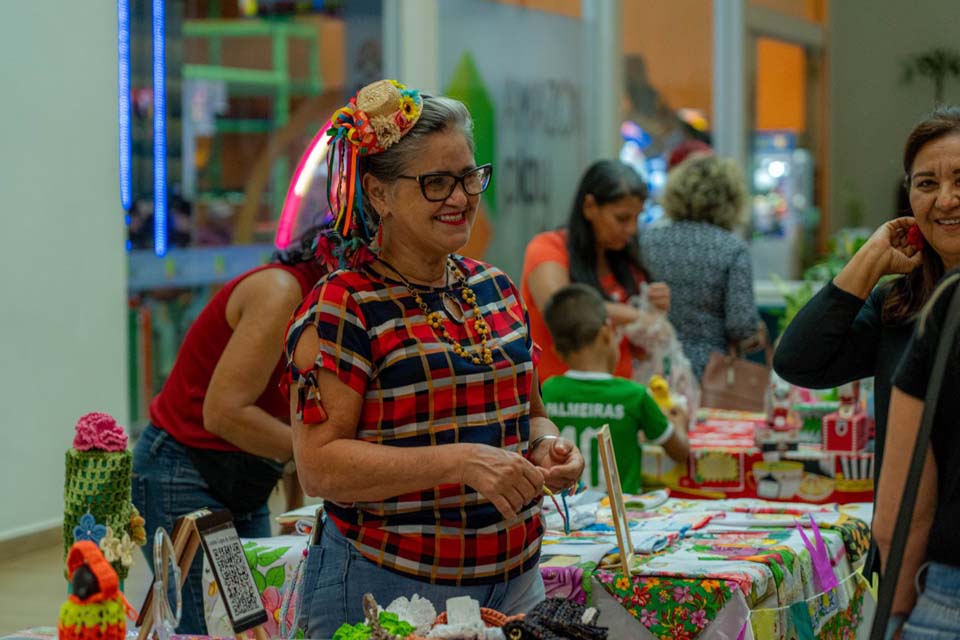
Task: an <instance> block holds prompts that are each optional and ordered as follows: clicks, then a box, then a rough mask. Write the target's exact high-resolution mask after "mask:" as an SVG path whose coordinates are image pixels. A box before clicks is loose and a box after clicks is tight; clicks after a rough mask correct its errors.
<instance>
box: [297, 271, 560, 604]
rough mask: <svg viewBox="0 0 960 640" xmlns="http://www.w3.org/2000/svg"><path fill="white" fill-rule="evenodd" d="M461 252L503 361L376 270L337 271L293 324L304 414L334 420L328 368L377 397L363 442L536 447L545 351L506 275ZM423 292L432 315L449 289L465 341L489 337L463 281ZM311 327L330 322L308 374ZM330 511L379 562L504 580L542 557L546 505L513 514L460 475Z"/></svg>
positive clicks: (428, 575) (408, 570) (434, 574)
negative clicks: (430, 319) (440, 326)
mask: <svg viewBox="0 0 960 640" xmlns="http://www.w3.org/2000/svg"><path fill="white" fill-rule="evenodd" d="M455 259H456V262H457V265H458V266H459V268H460V269H461V270H462V271H463V273H464V274H465V275H466V278H467V285H468V286H469V287H470V288H471V289H472V290H473V291H474V293H476V295H477V302H478V304H479V305H480V308H481V310H482V314H483V317H484V319H485V320H486V321H487V324H488V325H489V326H490V330H491V336H490V340H489V342H488V344H489V347H490V349H491V350H492V352H493V358H494V363H493V365H485V364H480V365H475V364H472V363H470V362H467V361H466V360H464V359H463V358H461V357H460V356H458V355H456V354H455V353H454V351H453V348H452V347H451V345H450V344H448V343H447V342H446V341H445V340H444V339H443V338H442V337H440V335H438V334H437V333H436V332H435V331H434V330H433V329H432V328H431V327H430V326H429V325H428V324H427V321H426V318H425V317H424V315H423V312H422V311H421V309H420V308H419V307H418V306H417V303H416V302H415V301H414V299H413V296H412V295H411V294H410V292H409V291H408V290H407V288H406V287H405V286H404V285H403V283H401V282H399V281H397V280H393V279H390V278H386V277H384V276H382V275H380V274H377V273H376V272H374V271H373V270H372V269H371V268H370V267H369V266H368V267H362V268H361V269H360V270H341V271H337V272H334V273H332V274H330V275H329V276H327V277H326V278H324V279H322V280H321V281H320V282H319V283H317V285H316V287H314V289H313V291H312V292H311V293H310V294H309V295H308V296H307V298H306V299H305V300H304V301H303V303H302V304H301V306H300V309H299V310H298V311H297V313H296V314H295V316H294V318H293V320H292V321H291V323H290V327H289V328H288V330H287V339H286V349H287V356H288V362H290V363H291V366H290V370H289V373H288V381H289V382H291V383H296V384H297V385H299V391H300V396H299V401H298V412H299V413H300V416H301V420H302V421H303V422H304V423H306V424H310V423H311V422H313V423H321V422H322V421H323V414H322V413H320V411H322V409H321V408H320V407H319V406H318V403H317V402H315V401H314V400H315V398H316V395H315V389H314V387H315V385H316V377H315V376H316V371H317V370H318V369H325V370H328V371H331V372H333V373H335V374H336V375H337V376H338V377H339V378H340V380H341V381H343V383H344V384H346V385H348V386H349V387H350V388H352V389H353V390H355V391H356V392H357V393H359V394H360V395H362V396H363V398H364V401H363V407H362V410H361V413H360V421H359V424H358V425H357V438H358V439H360V440H365V441H368V442H374V443H377V444H382V445H387V446H402V447H407V446H410V447H414V446H437V447H442V446H444V445H447V444H452V443H456V442H471V443H481V444H487V445H490V446H494V447H501V448H504V449H507V450H510V451H518V452H523V451H525V449H526V447H527V440H528V436H529V429H530V418H529V412H530V387H531V384H532V382H533V375H534V371H535V368H536V360H537V359H538V356H539V348H538V347H536V346H535V345H534V343H533V341H532V339H531V337H530V332H529V320H528V317H527V311H526V308H525V306H524V304H523V301H522V299H521V298H520V293H519V291H518V290H517V288H516V287H515V286H514V284H513V283H512V282H511V281H510V279H509V278H508V277H507V275H506V274H504V273H503V272H502V271H500V270H499V269H496V268H494V267H491V266H489V265H486V264H483V263H481V262H477V261H475V260H471V259H469V258H464V257H460V256H456V258H455ZM419 291H420V295H421V297H422V298H423V300H424V302H426V304H427V306H428V307H429V308H430V310H439V311H443V312H444V313H447V312H446V311H445V310H444V301H443V298H447V299H448V300H453V301H454V302H455V303H457V304H460V306H461V308H462V309H463V311H464V315H463V318H462V319H461V320H460V321H457V320H454V319H452V318H451V317H450V315H449V313H447V316H446V319H445V322H446V327H447V331H448V332H449V333H450V335H451V336H453V338H454V339H456V340H459V341H461V343H462V344H464V345H465V346H466V345H467V344H468V343H472V344H476V343H477V341H478V337H477V335H476V333H475V331H474V330H473V319H474V318H473V311H472V309H470V308H464V307H463V305H462V304H461V303H460V302H459V301H460V300H461V298H460V285H459V284H453V285H451V287H450V288H449V289H448V290H447V292H446V293H444V292H443V291H442V290H440V289H426V288H424V289H420V290H419ZM308 327H314V328H315V330H316V331H317V334H318V336H319V338H320V345H321V346H320V354H319V356H318V357H317V361H316V363H315V365H314V368H313V369H311V370H308V371H299V370H297V369H296V368H295V367H294V366H293V365H292V362H293V353H294V350H295V348H296V345H297V342H298V341H299V339H300V336H301V335H302V333H303V331H304V330H306V329H307V328H308ZM438 453H440V452H438ZM327 512H328V514H329V516H330V519H331V521H332V522H333V523H334V524H335V525H336V526H337V528H338V529H339V530H340V531H341V532H342V533H343V534H344V536H346V537H347V538H348V539H349V540H351V541H352V542H353V544H354V545H355V546H356V548H357V550H358V551H359V552H360V553H362V554H363V555H364V556H365V557H366V558H368V559H369V560H371V561H373V562H376V563H377V564H378V565H379V566H382V567H385V568H387V569H390V570H393V571H397V572H399V573H403V574H406V575H410V576H412V577H415V578H419V579H423V580H426V581H429V582H433V583H438V584H457V585H459V584H464V585H466V584H490V583H494V582H502V581H505V580H508V579H510V578H513V577H515V576H517V575H519V574H521V573H523V572H525V571H527V570H530V569H532V568H535V567H536V565H537V562H538V560H539V555H540V537H541V534H542V532H543V527H542V524H541V518H540V503H539V501H534V502H532V503H530V504H528V505H526V507H525V508H524V509H523V510H522V511H521V512H520V513H519V515H518V517H517V518H516V519H515V520H511V521H506V520H504V519H503V516H501V515H500V513H499V512H498V511H497V509H496V508H495V507H494V506H493V505H492V504H491V503H490V502H489V501H487V500H486V499H485V498H483V496H481V495H480V494H479V493H477V492H476V491H475V490H474V489H473V488H472V487H469V486H466V485H462V484H460V485H441V486H438V487H433V488H431V489H425V490H423V491H418V492H415V493H411V494H407V495H401V496H396V497H395V498H391V499H389V500H385V501H382V502H364V503H355V504H352V505H349V506H345V505H338V504H333V503H330V502H328V503H327Z"/></svg>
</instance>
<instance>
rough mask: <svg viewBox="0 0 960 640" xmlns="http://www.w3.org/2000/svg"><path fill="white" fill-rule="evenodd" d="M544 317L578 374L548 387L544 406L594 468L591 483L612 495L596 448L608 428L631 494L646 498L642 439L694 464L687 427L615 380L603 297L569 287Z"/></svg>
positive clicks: (588, 475)
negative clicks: (599, 435) (599, 436)
mask: <svg viewBox="0 0 960 640" xmlns="http://www.w3.org/2000/svg"><path fill="white" fill-rule="evenodd" d="M543 316H544V320H545V321H546V324H547V328H548V329H549V330H550V334H551V335H552V336H553V343H554V348H555V349H556V351H557V354H558V355H559V356H560V357H561V358H562V359H563V361H564V362H565V363H566V364H567V366H569V367H570V370H569V371H567V372H566V373H565V374H563V375H559V376H554V377H552V378H550V379H548V380H547V381H546V382H544V383H543V402H544V404H545V405H546V407H547V414H548V415H549V416H550V419H551V420H553V421H554V422H555V423H556V425H557V427H559V428H560V434H561V436H563V437H564V438H567V439H569V440H571V441H573V442H575V443H577V445H578V446H579V447H580V451H581V452H582V453H583V457H584V458H585V462H586V466H585V468H584V478H583V481H584V483H585V484H587V486H590V487H599V488H603V487H604V479H603V474H602V472H601V464H600V456H599V452H598V450H597V441H596V435H597V433H598V432H599V431H600V427H602V426H603V425H604V424H609V425H610V436H611V439H612V440H613V449H614V454H615V457H616V459H617V468H618V469H619V472H620V484H621V486H622V487H623V491H624V492H625V493H639V492H641V491H642V488H641V484H642V482H641V475H640V471H641V464H642V460H643V455H642V451H641V447H642V445H641V434H643V436H645V437H646V441H647V442H648V443H650V444H659V445H663V448H664V450H665V451H666V452H667V455H669V456H670V457H671V458H673V459H674V460H676V461H677V462H680V463H686V460H687V456H688V455H689V454H690V446H689V444H688V442H687V434H686V429H685V427H684V426H683V421H682V420H677V421H676V424H671V422H670V421H669V420H667V418H666V417H665V416H664V415H663V413H661V411H660V407H658V406H657V403H656V402H655V401H654V399H653V398H652V397H651V396H650V394H649V393H647V389H646V387H644V386H643V385H641V384H638V383H636V382H634V381H632V380H627V379H625V378H617V377H614V376H613V373H612V372H613V370H614V368H615V367H616V364H617V360H618V358H619V356H620V347H619V345H620V342H619V339H618V337H617V334H616V331H615V330H614V327H613V323H612V322H611V321H610V319H609V318H608V317H607V309H606V306H605V304H604V300H603V298H602V297H601V296H600V294H599V293H598V292H597V291H596V290H595V289H593V287H589V286H586V285H582V284H572V285H568V286H566V287H564V288H562V289H560V290H559V291H557V292H556V293H555V294H553V296H552V297H551V298H550V300H549V301H548V302H547V304H546V306H545V308H544V314H543Z"/></svg>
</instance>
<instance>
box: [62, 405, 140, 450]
mask: <svg viewBox="0 0 960 640" xmlns="http://www.w3.org/2000/svg"><path fill="white" fill-rule="evenodd" d="M73 448H74V449H77V450H78V451H90V450H91V449H93V450H99V451H125V450H126V449H127V434H126V433H125V432H124V430H123V427H121V426H120V425H118V424H117V421H116V420H114V419H113V418H112V417H110V416H109V415H107V414H106V413H100V412H98V411H94V412H93V413H88V414H86V415H85V416H83V417H81V418H80V419H79V420H78V421H77V435H76V436H74V438H73Z"/></svg>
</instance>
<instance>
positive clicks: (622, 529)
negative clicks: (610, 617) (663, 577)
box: [597, 424, 633, 577]
mask: <svg viewBox="0 0 960 640" xmlns="http://www.w3.org/2000/svg"><path fill="white" fill-rule="evenodd" d="M597 448H598V449H600V464H601V465H602V467H603V477H604V479H605V480H606V484H607V495H608V496H609V497H610V512H611V513H612V514H613V529H614V531H616V533H617V545H618V546H619V547H620V564H621V566H622V568H623V575H624V576H625V577H627V576H629V575H630V566H631V565H632V564H633V540H632V539H631V538H630V523H629V522H628V521H627V508H626V506H625V505H624V502H623V489H622V488H621V486H620V472H619V470H618V469H617V459H616V457H615V456H614V454H613V440H612V439H611V438H610V425H607V424H605V425H603V426H602V427H601V428H600V432H599V433H598V434H597Z"/></svg>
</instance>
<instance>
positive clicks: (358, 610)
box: [298, 522, 544, 638]
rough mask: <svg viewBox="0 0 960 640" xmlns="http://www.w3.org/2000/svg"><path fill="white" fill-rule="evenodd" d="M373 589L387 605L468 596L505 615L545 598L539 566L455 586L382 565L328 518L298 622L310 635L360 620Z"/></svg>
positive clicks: (313, 553)
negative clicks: (492, 580)
mask: <svg viewBox="0 0 960 640" xmlns="http://www.w3.org/2000/svg"><path fill="white" fill-rule="evenodd" d="M366 593H372V594H373V597H374V598H375V599H376V601H377V603H378V604H380V605H381V606H382V607H387V606H388V605H389V604H390V603H391V602H393V601H394V600H395V599H396V598H399V597H400V596H406V597H407V598H410V597H412V596H413V595H414V594H418V595H420V597H422V598H426V599H427V600H429V601H430V602H432V603H433V606H434V608H435V609H436V610H437V613H440V612H442V611H445V610H446V608H447V599H448V598H455V597H457V596H470V597H471V598H473V599H474V600H477V601H478V602H479V603H480V606H481V607H489V608H491V609H496V610H497V611H501V612H503V613H505V614H507V615H514V614H517V613H526V612H527V611H529V610H530V609H532V608H533V607H535V606H536V605H537V604H538V603H539V602H541V601H542V600H543V599H544V588H543V579H542V578H541V577H540V571H539V570H538V569H531V570H530V571H527V572H526V573H524V574H522V575H520V576H518V577H516V578H514V579H512V580H510V581H509V582H499V583H497V584H491V585H479V586H465V587H457V586H450V585H436V584H430V583H429V582H423V581H421V580H417V579H415V578H408V577H406V576H403V575H400V574H398V573H394V572H393V571H389V570H387V569H381V568H380V567H378V566H377V565H376V564H374V563H373V562H370V561H369V560H367V559H366V558H364V557H363V556H362V555H360V552H359V551H357V550H356V548H355V547H354V546H353V544H352V543H351V542H350V541H349V540H347V539H346V538H344V537H343V534H341V533H340V531H339V530H337V527H336V526H335V525H334V524H333V523H332V522H327V523H326V525H325V526H324V528H323V534H322V537H321V540H320V544H317V545H313V546H311V547H310V551H309V553H308V554H307V565H306V570H305V572H304V582H303V595H302V600H301V602H300V607H299V609H298V611H299V619H298V626H299V627H300V628H303V629H305V630H306V637H308V638H332V637H333V634H334V632H335V631H336V630H337V628H338V627H339V626H340V625H342V624H343V623H344V622H349V623H350V624H353V623H356V622H362V621H363V619H364V616H363V606H362V605H363V596H364V594H366Z"/></svg>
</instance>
